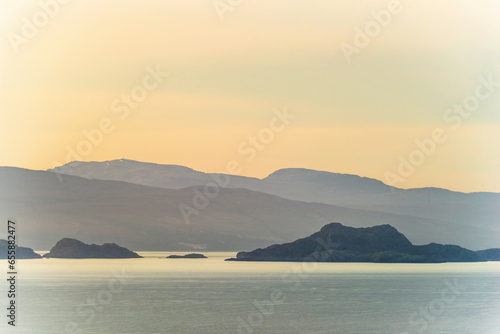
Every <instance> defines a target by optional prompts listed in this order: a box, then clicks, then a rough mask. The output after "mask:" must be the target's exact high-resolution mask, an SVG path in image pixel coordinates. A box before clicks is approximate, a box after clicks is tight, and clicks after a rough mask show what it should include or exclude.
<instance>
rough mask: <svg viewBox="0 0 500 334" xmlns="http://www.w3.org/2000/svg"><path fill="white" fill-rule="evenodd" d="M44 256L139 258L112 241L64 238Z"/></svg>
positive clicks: (65, 257) (66, 257)
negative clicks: (84, 240) (102, 242)
mask: <svg viewBox="0 0 500 334" xmlns="http://www.w3.org/2000/svg"><path fill="white" fill-rule="evenodd" d="M43 257H44V258H63V259H128V258H141V257H142V256H140V255H138V254H137V253H135V252H132V251H131V250H128V249H127V248H124V247H120V246H118V245H117V244H114V243H105V244H103V245H100V246H99V245H94V244H92V245H87V244H85V243H83V242H81V241H79V240H76V239H70V238H64V239H61V240H59V241H58V242H57V243H56V245H55V246H54V247H52V249H51V250H50V252H49V253H47V254H45V255H44V256H43Z"/></svg>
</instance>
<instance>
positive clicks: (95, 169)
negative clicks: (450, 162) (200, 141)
mask: <svg viewBox="0 0 500 334" xmlns="http://www.w3.org/2000/svg"><path fill="white" fill-rule="evenodd" d="M57 170H59V171H61V172H63V173H67V174H70V175H76V176H82V177H86V178H91V179H102V180H120V181H126V182H131V183H136V184H143V185H149V186H157V187H164V188H174V189H178V188H183V187H189V186H195V185H204V184H207V183H209V182H213V177H214V176H215V175H216V174H206V173H202V172H198V171H194V170H192V169H189V168H186V167H181V166H175V165H158V164H152V163H143V162H137V161H132V160H114V161H107V162H78V163H75V162H73V163H70V164H68V165H65V166H63V167H62V168H59V169H57ZM219 177H220V178H221V179H222V180H229V184H228V187H230V188H245V189H250V190H254V191H258V192H263V193H267V194H272V195H276V196H280V197H283V198H286V199H292V200H298V201H303V202H318V203H325V204H333V205H339V206H344V207H350V208H359V209H365V210H376V211H382V212H388V213H395V214H402V215H411V216H415V217H419V218H428V219H432V220H440V221H443V222H442V224H443V225H446V224H445V223H448V224H449V225H448V227H449V228H452V226H455V225H457V224H458V225H464V226H469V227H472V228H476V229H478V230H484V231H487V230H497V229H498V228H500V194H498V193H461V192H453V191H449V190H445V189H439V188H422V189H409V190H405V189H398V188H394V187H390V186H388V185H386V184H384V183H382V182H381V181H378V180H375V179H370V178H365V177H359V176H357V175H349V174H338V173H330V172H321V171H314V170H308V169H299V168H290V169H282V170H278V171H276V172H274V173H272V174H271V175H269V176H268V177H266V178H264V179H262V180H260V179H256V178H249V177H242V176H234V175H224V174H222V175H220V176H219ZM497 244H500V238H499V239H497ZM469 246H470V245H469ZM490 246H494V245H490Z"/></svg>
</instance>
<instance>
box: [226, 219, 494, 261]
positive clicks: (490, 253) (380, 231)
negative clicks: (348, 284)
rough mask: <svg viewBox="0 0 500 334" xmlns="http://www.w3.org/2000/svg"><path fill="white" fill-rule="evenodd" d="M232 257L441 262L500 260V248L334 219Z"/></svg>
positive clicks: (292, 259)
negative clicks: (421, 241)
mask: <svg viewBox="0 0 500 334" xmlns="http://www.w3.org/2000/svg"><path fill="white" fill-rule="evenodd" d="M228 260H232V261H306V262H388V263H441V262H479V261H499V260H500V249H498V248H496V249H488V250H484V251H478V252H473V251H471V250H468V249H465V248H462V247H460V246H456V245H441V244H436V243H431V244H428V245H423V246H414V245H412V243H411V242H410V241H409V240H408V239H407V238H406V237H405V236H404V235H403V234H401V233H400V232H399V231H398V230H397V229H395V228H394V227H392V226H390V225H379V226H373V227H366V228H354V227H349V226H344V225H342V224H340V223H330V224H327V225H325V226H323V227H322V228H321V230H320V231H319V232H316V233H314V234H312V235H310V236H309V237H305V238H301V239H298V240H296V241H293V242H290V243H286V244H281V245H272V246H269V247H266V248H264V249H262V248H259V249H256V250H253V251H251V252H239V253H238V254H237V255H236V258H232V259H228Z"/></svg>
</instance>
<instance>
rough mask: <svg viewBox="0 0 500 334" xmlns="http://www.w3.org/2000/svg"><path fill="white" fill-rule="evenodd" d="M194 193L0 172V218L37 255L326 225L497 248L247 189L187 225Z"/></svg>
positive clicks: (214, 244) (228, 243) (218, 239)
mask: <svg viewBox="0 0 500 334" xmlns="http://www.w3.org/2000/svg"><path fill="white" fill-rule="evenodd" d="M195 190H199V191H201V192H203V188H202V187H200V188H199V189H198V188H193V187H190V188H183V189H163V188H159V187H148V186H142V185H136V184H131V183H126V182H120V181H103V180H89V179H85V178H80V177H74V176H68V175H66V176H64V179H63V181H62V182H60V181H59V180H58V178H57V175H56V174H55V173H51V172H43V171H30V170H25V169H19V168H9V167H2V168H0V213H1V219H3V220H6V219H7V218H8V217H12V218H14V219H16V220H17V222H18V237H19V241H20V243H21V244H28V245H30V246H31V247H33V248H35V249H38V250H48V248H50V247H51V246H52V245H54V244H55V242H56V241H57V240H59V239H61V238H63V237H71V238H77V239H79V240H81V241H83V242H86V243H104V242H115V243H117V244H120V245H123V246H124V247H127V248H129V249H132V250H181V249H192V248H194V247H195V246H196V245H198V246H200V247H203V246H204V245H205V246H206V247H207V249H220V250H241V249H254V248H256V247H261V246H267V245H269V244H271V243H282V242H285V241H292V240H295V239H297V238H298V237H300V236H303V235H307V234H308V233H309V234H310V233H311V232H314V231H315V230H317V229H319V228H320V227H321V226H323V225H325V224H326V223H329V222H332V221H340V222H342V223H343V224H345V225H349V226H356V227H361V226H373V225H377V224H391V225H393V226H395V227H396V228H398V230H400V231H401V232H402V233H404V234H405V235H407V236H408V238H409V239H410V240H411V241H412V242H413V243H415V244H423V243H429V242H431V241H436V242H440V243H455V244H460V245H463V246H464V247H470V248H473V249H484V248H490V247H494V246H498V242H497V238H496V235H498V233H497V232H498V230H495V229H491V228H490V229H486V228H485V229H477V228H471V227H467V226H463V225H460V224H449V223H446V222H443V221H437V220H431V219H422V218H415V217H411V216H403V215H394V214H388V213H383V212H373V211H368V210H357V209H350V208H343V207H338V206H332V205H327V204H319V203H305V202H298V201H292V200H286V199H283V198H280V197H277V196H273V195H269V194H264V193H258V192H255V191H251V190H247V189H221V190H220V193H219V194H218V196H215V197H214V198H213V199H211V200H210V203H209V205H208V206H207V207H206V208H205V209H202V210H200V212H199V214H198V215H192V216H191V224H186V222H185V221H184V219H183V217H182V215H181V213H180V210H179V205H181V204H184V205H193V204H192V203H193V197H194V196H195ZM278 231H280V232H278ZM284 231H285V232H284ZM2 233H3V232H2ZM2 233H0V238H2V236H3V234H2Z"/></svg>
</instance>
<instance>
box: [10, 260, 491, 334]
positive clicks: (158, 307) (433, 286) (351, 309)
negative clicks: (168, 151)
mask: <svg viewBox="0 0 500 334" xmlns="http://www.w3.org/2000/svg"><path fill="white" fill-rule="evenodd" d="M140 254H141V255H143V256H145V257H146V258H144V259H123V260H121V259H113V260H100V259H88V260H87V259H86V260H72V259H42V260H21V261H18V272H19V274H18V278H17V279H18V282H17V285H18V286H17V289H18V295H17V296H16V297H17V298H16V306H17V309H16V312H17V314H16V315H17V321H16V327H15V328H13V327H11V326H8V325H7V321H8V319H7V317H6V315H7V311H6V307H7V306H8V305H7V303H8V298H7V290H8V286H7V282H6V280H2V282H1V283H0V289H1V291H2V292H1V295H0V305H1V309H3V310H5V311H4V312H3V313H5V315H3V316H2V319H3V320H2V322H1V323H0V333H36V334H44V333H99V334H102V333H106V334H111V333H138V334H139V333H145V334H146V333H147V334H153V333H161V334H166V333H172V334H188V333H189V334H192V333H202V334H226V333H229V334H233V333H243V334H247V333H270V334H275V333H276V334H277V333H283V334H285V333H287V334H288V333H292V334H295V333H301V334H302V333H303V334H319V333H325V334H326V333H328V334H331V333H338V334H360V333H370V334H400V333H407V334H413V333H450V334H452V333H453V334H465V333H467V334H499V333H500V320H499V319H500V316H499V315H500V284H499V282H500V281H499V279H500V262H488V263H455V264H452V263H447V264H359V263H358V264H351V263H319V264H313V263H262V262H224V259H226V258H228V257H233V256H234V253H213V252H212V253H211V252H206V253H205V255H207V256H208V257H209V258H208V259H165V258H164V257H165V256H167V255H170V254H173V253H152V252H147V253H146V252H144V253H140ZM0 268H4V269H5V270H3V269H2V271H4V272H7V262H6V261H5V260H1V261H0Z"/></svg>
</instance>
